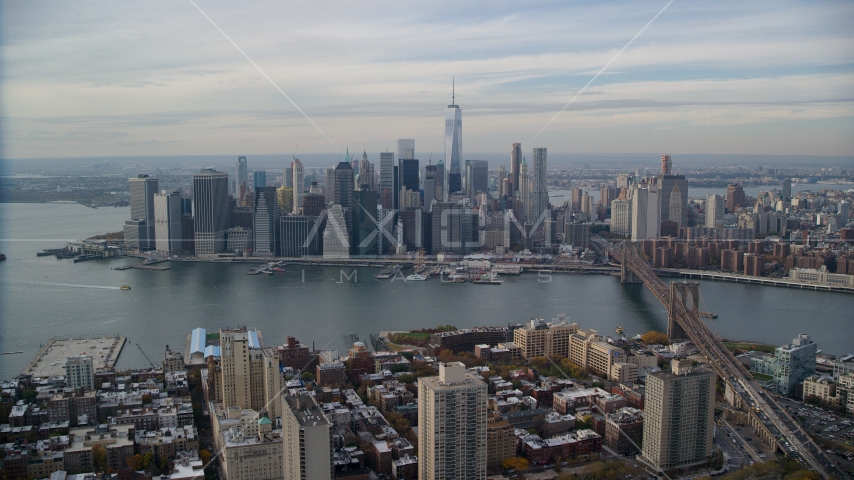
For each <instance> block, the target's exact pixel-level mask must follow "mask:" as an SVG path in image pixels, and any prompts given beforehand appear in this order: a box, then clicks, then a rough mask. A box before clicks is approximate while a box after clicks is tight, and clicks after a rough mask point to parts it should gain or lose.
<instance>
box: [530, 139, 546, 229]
mask: <svg viewBox="0 0 854 480" xmlns="http://www.w3.org/2000/svg"><path fill="white" fill-rule="evenodd" d="M546 158H547V152H546V149H545V148H535V149H534V175H533V178H532V179H531V201H532V203H533V205H532V206H531V210H532V214H533V215H534V217H536V218H539V217H540V216H541V215H542V214H543V212H544V211H545V210H548V208H549V191H548V188H547V187H546V175H547V166H546ZM547 218H548V217H547ZM528 220H532V221H533V220H534V219H533V218H529V219H528Z"/></svg>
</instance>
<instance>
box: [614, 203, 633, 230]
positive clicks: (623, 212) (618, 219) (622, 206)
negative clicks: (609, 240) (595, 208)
mask: <svg viewBox="0 0 854 480" xmlns="http://www.w3.org/2000/svg"><path fill="white" fill-rule="evenodd" d="M611 232H612V233H616V234H618V235H631V234H632V201H631V200H620V199H619V198H618V199H616V200H613V201H611Z"/></svg>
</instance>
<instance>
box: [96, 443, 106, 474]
mask: <svg viewBox="0 0 854 480" xmlns="http://www.w3.org/2000/svg"><path fill="white" fill-rule="evenodd" d="M92 463H93V464H94V465H95V471H96V472H103V471H104V470H106V469H107V449H106V448H104V447H102V446H100V445H95V446H94V447H92Z"/></svg>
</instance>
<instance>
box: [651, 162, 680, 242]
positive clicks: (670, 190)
mask: <svg viewBox="0 0 854 480" xmlns="http://www.w3.org/2000/svg"><path fill="white" fill-rule="evenodd" d="M664 157H667V170H668V171H670V155H663V156H662V169H664ZM655 183H657V185H658V193H659V196H658V201H659V202H660V204H661V205H660V208H659V211H660V212H661V221H670V222H676V223H677V224H678V226H677V228H678V227H685V226H687V225H688V180H686V179H685V175H671V174H669V173H668V174H664V173H662V174H661V175H659V176H658V177H656V178H655Z"/></svg>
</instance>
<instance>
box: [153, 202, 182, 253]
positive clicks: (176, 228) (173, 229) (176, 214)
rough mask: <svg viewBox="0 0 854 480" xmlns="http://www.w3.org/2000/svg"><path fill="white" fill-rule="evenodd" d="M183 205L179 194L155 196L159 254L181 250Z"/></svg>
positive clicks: (155, 220)
mask: <svg viewBox="0 0 854 480" xmlns="http://www.w3.org/2000/svg"><path fill="white" fill-rule="evenodd" d="M181 203H182V202H181V194H180V193H178V192H172V193H166V192H165V191H164V192H163V193H157V194H155V195H154V236H155V248H156V249H157V251H159V252H163V253H169V252H174V251H176V250H181V241H182V232H181Z"/></svg>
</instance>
